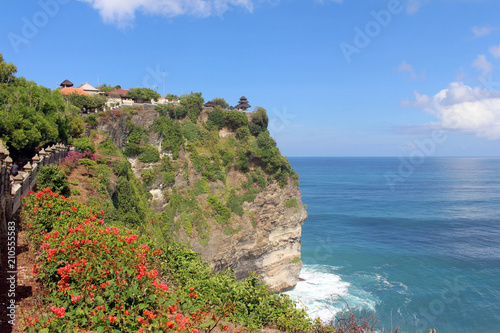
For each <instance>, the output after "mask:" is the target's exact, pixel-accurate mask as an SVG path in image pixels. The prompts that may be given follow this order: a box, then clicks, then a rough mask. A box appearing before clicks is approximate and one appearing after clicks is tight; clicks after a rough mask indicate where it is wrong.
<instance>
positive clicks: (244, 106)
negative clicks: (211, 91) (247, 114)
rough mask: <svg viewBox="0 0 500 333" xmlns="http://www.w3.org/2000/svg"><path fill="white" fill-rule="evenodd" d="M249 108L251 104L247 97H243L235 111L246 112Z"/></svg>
mask: <svg viewBox="0 0 500 333" xmlns="http://www.w3.org/2000/svg"><path fill="white" fill-rule="evenodd" d="M248 108H250V104H248V99H247V98H246V97H245V96H241V98H240V101H239V102H238V105H236V106H235V109H237V110H243V111H246V110H247V109H248Z"/></svg>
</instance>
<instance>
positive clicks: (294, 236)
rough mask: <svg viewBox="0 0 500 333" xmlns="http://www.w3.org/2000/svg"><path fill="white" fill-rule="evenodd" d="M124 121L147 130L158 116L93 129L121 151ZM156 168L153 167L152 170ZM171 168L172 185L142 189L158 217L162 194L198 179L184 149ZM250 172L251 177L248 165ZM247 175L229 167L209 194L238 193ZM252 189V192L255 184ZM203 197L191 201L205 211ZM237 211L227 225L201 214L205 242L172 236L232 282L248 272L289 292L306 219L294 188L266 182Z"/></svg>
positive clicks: (194, 236) (138, 169)
mask: <svg viewBox="0 0 500 333" xmlns="http://www.w3.org/2000/svg"><path fill="white" fill-rule="evenodd" d="M127 117H128V121H131V122H132V123H133V124H134V125H135V126H140V127H142V128H143V129H146V130H147V129H148V128H149V127H150V126H151V125H152V124H153V122H154V120H155V118H156V117H158V113H157V112H156V111H144V113H142V112H141V114H139V115H133V116H130V115H129V116H127V115H126V114H123V115H121V116H115V117H113V119H106V118H103V119H102V120H100V121H99V124H98V127H97V129H99V130H101V131H103V132H105V133H107V134H108V135H109V137H110V138H111V139H112V141H113V142H114V143H115V144H116V145H117V146H118V147H120V149H122V150H123V149H124V147H125V143H126V142H127V136H128V134H129V133H128V129H127ZM221 132H222V134H223V135H222V136H221V137H222V138H225V137H227V136H228V135H232V136H233V137H234V133H232V132H231V131H228V130H227V129H224V130H222V131H221ZM148 134H149V141H148V144H150V145H153V146H156V147H158V149H159V151H160V156H165V155H169V156H171V153H170V152H169V151H162V150H161V138H159V137H158V135H156V134H155V133H153V132H149V133H148ZM128 160H129V162H131V165H132V170H133V171H134V174H135V176H136V177H137V178H139V179H140V176H141V174H142V173H143V172H144V171H146V170H148V169H150V168H154V167H155V164H154V163H141V162H140V161H138V159H137V158H129V159H128ZM159 163H160V162H157V163H156V166H158V165H159ZM175 163H177V165H179V166H182V167H181V168H180V169H177V170H176V171H175V181H174V182H173V183H172V184H169V185H167V184H164V183H163V182H162V180H161V178H157V179H156V181H154V182H153V183H152V184H150V185H149V186H148V188H147V189H148V191H149V192H150V193H151V194H152V198H151V200H150V201H151V204H152V207H153V208H154V209H155V211H156V212H157V213H160V212H162V211H163V209H165V207H166V206H167V205H168V204H169V195H168V193H172V191H173V189H174V188H175V189H176V191H178V192H182V191H189V189H190V188H192V187H193V184H195V182H197V181H200V180H201V179H202V175H201V173H200V172H197V171H195V170H194V168H193V161H192V160H191V158H190V153H189V152H188V151H186V149H184V147H181V151H180V154H179V158H178V159H177V160H176V161H175ZM256 168H259V166H256ZM250 169H251V170H250V172H252V170H253V166H251V167H250ZM248 175H249V173H242V172H240V171H237V168H229V171H228V176H227V180H226V182H222V181H220V180H217V181H210V182H209V186H210V187H211V193H210V195H221V193H225V191H227V190H228V189H229V188H231V189H238V188H241V185H242V184H243V182H248V180H249V176H248ZM254 186H255V187H256V188H257V185H254ZM240 191H241V190H240ZM208 196H209V195H208V194H202V195H198V196H197V197H196V200H198V202H199V204H200V206H201V207H204V209H210V205H209V204H208V203H207V198H208ZM242 208H243V210H244V214H243V215H242V216H238V215H236V214H234V213H233V214H232V215H231V219H230V221H229V224H227V225H221V224H219V223H217V222H216V221H215V219H214V218H213V216H209V215H210V213H207V214H204V216H205V217H206V218H207V222H208V225H209V228H208V237H207V235H204V237H205V238H204V239H203V240H202V239H201V236H200V235H199V234H198V232H197V231H196V230H195V228H193V230H192V231H191V232H190V234H189V235H188V234H187V233H186V231H185V230H184V229H183V228H182V227H180V228H177V230H176V232H175V233H176V236H177V238H178V239H179V240H181V241H183V242H184V243H187V244H190V246H191V247H192V248H193V250H195V251H197V252H199V253H201V255H202V256H203V257H204V258H205V259H206V260H207V261H208V262H209V263H210V264H211V265H212V266H213V267H214V268H215V269H216V270H218V271H222V270H225V269H227V268H231V269H233V270H234V272H235V274H236V277H237V278H244V277H246V276H248V275H249V272H252V271H253V272H256V273H257V275H258V276H259V277H260V278H261V279H262V280H263V281H264V282H265V283H266V284H267V285H269V286H270V287H271V288H272V289H273V290H275V291H284V290H288V289H291V288H293V287H294V286H295V285H296V283H297V281H298V276H299V272H300V269H301V267H302V262H301V260H300V250H301V245H300V237H301V231H302V225H303V223H304V221H305V220H306V218H307V213H306V210H305V207H304V205H303V203H302V201H301V194H300V190H299V188H298V187H297V185H296V184H295V182H294V181H293V180H292V179H289V181H288V183H287V184H286V185H285V186H284V187H280V186H279V185H278V183H277V182H276V181H272V180H268V182H267V185H266V186H265V187H264V188H262V189H259V191H258V193H256V195H255V197H254V199H253V200H252V201H251V202H243V204H242ZM207 216H208V217H207ZM180 219H181V217H180V216H178V215H176V216H175V218H174V220H175V221H180ZM178 224H179V225H180V224H181V223H180V222H178ZM228 228H229V229H228ZM228 230H229V231H230V232H228Z"/></svg>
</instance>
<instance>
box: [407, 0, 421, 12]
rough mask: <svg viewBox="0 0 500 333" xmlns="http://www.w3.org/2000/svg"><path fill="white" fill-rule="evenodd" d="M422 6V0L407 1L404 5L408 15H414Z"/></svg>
mask: <svg viewBox="0 0 500 333" xmlns="http://www.w3.org/2000/svg"><path fill="white" fill-rule="evenodd" d="M422 5H423V0H408V2H407V4H406V12H407V13H408V14H410V15H411V14H416V13H417V12H418V11H419V10H420V7H422Z"/></svg>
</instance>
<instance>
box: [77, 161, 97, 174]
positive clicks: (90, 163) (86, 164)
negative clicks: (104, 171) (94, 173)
mask: <svg viewBox="0 0 500 333" xmlns="http://www.w3.org/2000/svg"><path fill="white" fill-rule="evenodd" d="M78 162H79V163H80V165H83V166H84V167H85V168H86V169H87V174H90V170H93V169H94V168H95V167H96V165H97V163H96V161H93V160H91V159H90V158H81V159H80V160H79V161H78Z"/></svg>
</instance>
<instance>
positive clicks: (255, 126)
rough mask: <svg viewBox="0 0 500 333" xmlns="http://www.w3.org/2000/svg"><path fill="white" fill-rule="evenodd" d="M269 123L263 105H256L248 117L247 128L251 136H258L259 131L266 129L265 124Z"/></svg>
mask: <svg viewBox="0 0 500 333" xmlns="http://www.w3.org/2000/svg"><path fill="white" fill-rule="evenodd" d="M268 124H269V117H268V116H267V111H266V109H264V108H263V107H260V106H259V107H257V110H256V111H255V112H253V113H252V116H251V117H250V123H249V124H248V128H249V129H250V133H252V135H253V136H258V135H259V134H260V133H262V132H264V131H266V130H267V125H268Z"/></svg>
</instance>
